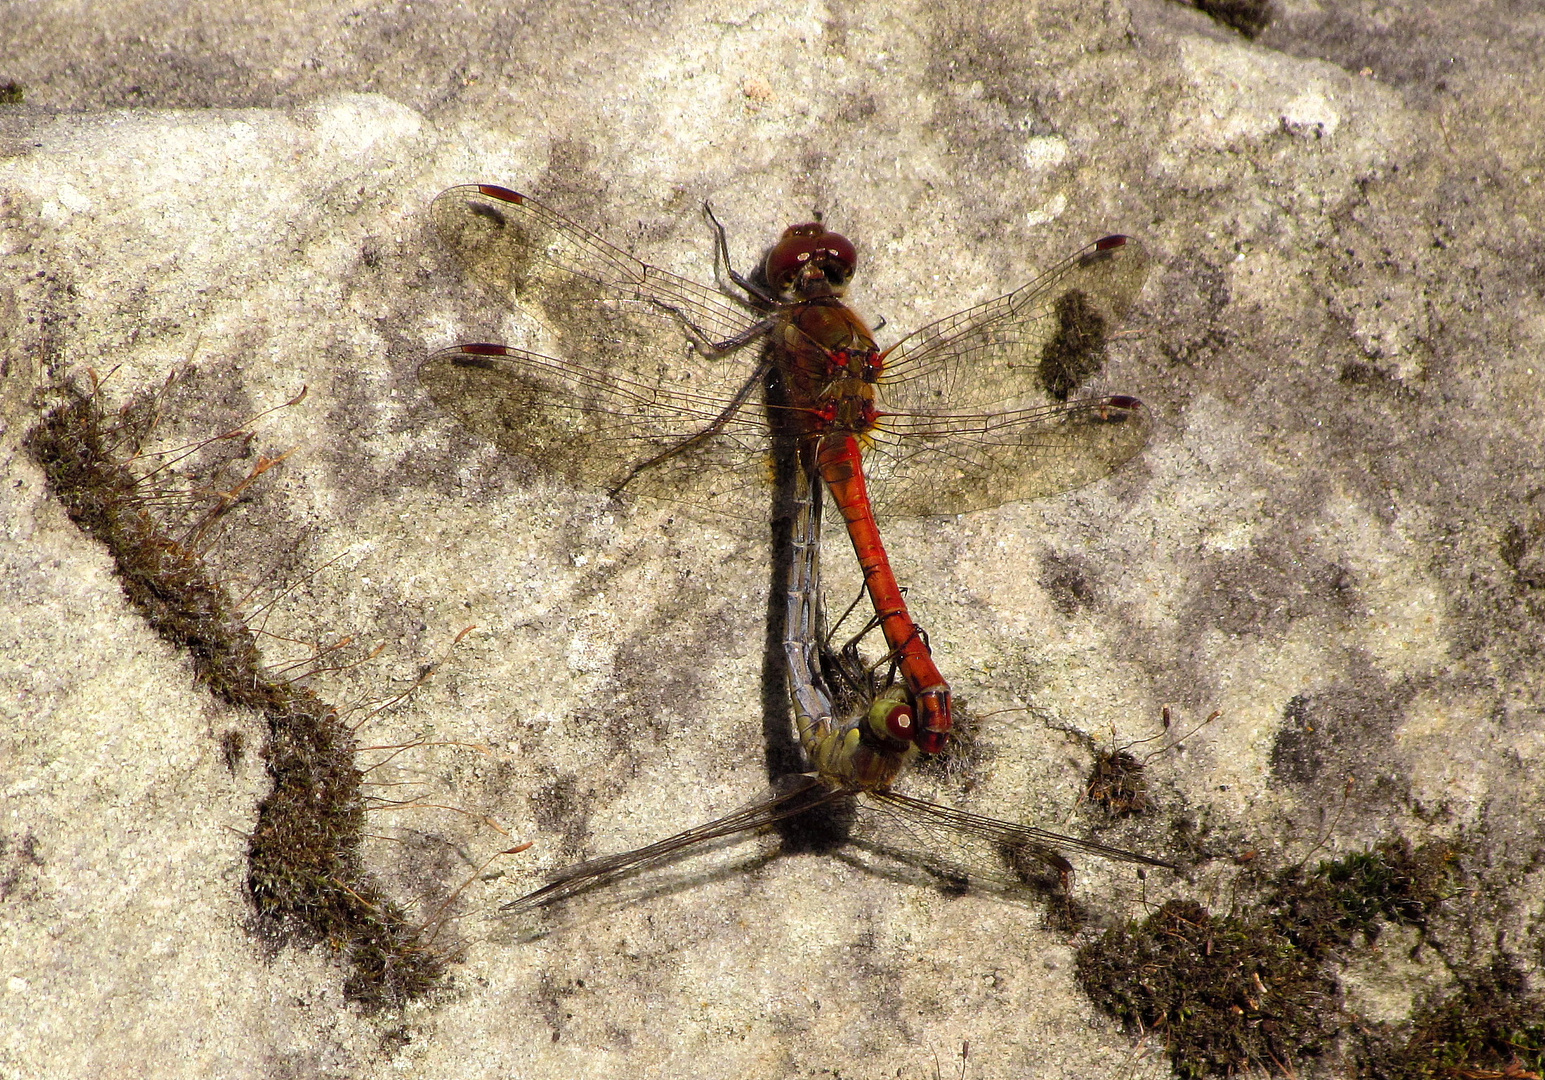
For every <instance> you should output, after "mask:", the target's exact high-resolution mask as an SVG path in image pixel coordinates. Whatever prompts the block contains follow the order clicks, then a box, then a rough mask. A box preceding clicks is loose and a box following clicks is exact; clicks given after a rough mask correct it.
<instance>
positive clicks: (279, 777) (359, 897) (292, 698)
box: [27, 386, 445, 1008]
mask: <svg viewBox="0 0 1545 1080" xmlns="http://www.w3.org/2000/svg"><path fill="white" fill-rule="evenodd" d="M50 396H51V397H52V399H53V400H52V401H51V402H50V404H51V407H50V408H49V409H48V410H47V412H46V413H45V415H44V417H43V419H42V421H41V422H40V423H39V424H38V426H37V427H36V428H35V429H34V430H33V432H32V433H31V434H30V436H29V437H28V441H27V445H28V449H29V450H30V452H31V454H32V456H33V458H34V459H35V460H36V461H37V462H38V464H39V465H40V466H41V467H42V469H43V471H44V473H45V474H46V476H47V479H48V484H49V487H50V490H51V491H52V492H53V494H54V496H55V497H56V498H58V499H59V501H60V503H61V504H62V505H63V506H64V508H65V510H66V512H68V514H69V515H70V518H71V520H73V521H74V522H75V523H76V525H77V526H79V527H80V529H81V530H82V531H83V532H85V533H86V534H88V535H89V536H91V537H93V538H95V539H96V540H98V541H100V542H101V543H102V544H103V545H105V546H106V548H107V549H108V551H109V553H110V554H111V555H112V557H113V560H114V563H115V566H116V570H117V574H118V578H119V580H120V581H121V582H122V585H123V589H124V593H125V595H126V596H127V597H128V599H129V602H130V603H131V604H133V606H134V607H135V609H136V610H138V611H139V612H140V613H141V614H142V615H143V616H144V617H145V619H146V621H147V622H149V624H150V625H151V626H152V627H153V628H154V629H155V631H156V633H158V634H159V635H160V636H161V637H162V638H164V639H165V640H167V641H169V642H171V643H172V644H174V645H176V646H178V647H179V648H182V649H185V650H187V652H188V656H189V658H190V660H191V661H192V664H193V669H194V672H195V675H196V678H197V679H198V681H199V682H201V683H203V684H204V685H205V686H207V687H208V689H209V691H210V693H212V694H214V695H215V696H216V697H217V698H219V699H220V700H221V701H224V702H226V703H228V704H231V705H237V706H242V707H246V708H250V709H254V710H256V711H258V712H259V713H261V714H262V716H263V718H264V721H265V722H266V724H267V729H268V740H267V743H266V745H265V746H264V747H263V749H262V755H263V759H264V761H265V762H266V764H267V769H268V774H269V776H270V778H271V779H272V782H273V790H272V791H271V792H270V793H269V795H268V797H267V798H265V799H264V800H263V801H262V803H261V804H260V805H259V808H258V821H257V826H256V828H255V829H254V830H253V833H252V837H251V840H250V842H249V845H248V851H247V857H248V875H247V885H248V889H249V893H250V897H251V900H252V904H253V906H254V908H255V911H256V928H257V929H258V931H259V932H260V933H261V934H262V935H263V936H264V937H266V938H267V939H268V940H270V941H272V942H275V943H280V942H294V943H302V944H311V943H324V944H326V945H328V946H329V947H331V948H333V949H335V950H337V951H338V952H340V953H341V954H342V955H343V956H344V958H345V959H346V961H347V963H348V965H349V975H348V978H347V980H346V983H345V989H346V992H347V993H348V995H349V997H350V998H351V999H353V1000H355V1001H357V1002H359V1003H361V1004H363V1005H365V1006H367V1007H371V1008H379V1007H382V1006H388V1005H395V1004H398V1003H400V1002H402V1001H404V1000H406V999H407V998H411V997H413V996H416V995H418V994H422V993H424V992H425V991H427V990H428V989H430V988H431V987H433V986H435V985H436V984H437V983H438V982H439V981H440V979H441V977H442V975H443V972H444V968H445V959H444V957H443V956H441V955H440V954H438V953H436V952H434V951H432V950H430V949H429V948H427V947H426V946H425V945H423V944H422V943H421V942H420V940H419V935H418V931H417V928H415V927H414V926H412V925H410V924H409V923H408V921H407V919H406V917H405V916H404V913H403V912H402V910H401V909H399V908H398V907H397V906H396V905H395V904H393V903H392V902H391V901H389V900H387V899H386V898H384V897H383V896H382V895H381V893H380V890H379V889H377V888H376V887H375V886H374V885H373V884H372V883H371V882H370V881H369V879H368V878H367V876H366V875H365V873H364V871H363V869H362V867H361V864H360V857H359V845H360V827H361V825H362V823H363V820H364V813H365V811H364V801H363V799H362V797H361V794H360V779H361V774H360V771H359V769H358V768H357V767H356V766H355V764H354V740H353V736H352V735H351V733H350V732H349V730H348V729H347V728H346V727H345V726H344V724H343V723H342V722H341V721H340V720H339V718H338V714H337V710H336V709H334V708H333V707H332V706H330V705H328V704H326V703H325V702H323V701H321V700H320V699H319V698H318V697H317V696H316V695H315V694H313V693H312V692H311V691H309V690H307V689H304V688H300V687H296V686H293V685H291V684H289V683H285V682H281V681H277V680H274V679H272V678H270V677H269V676H268V675H267V673H266V672H265V670H264V668H263V665H262V662H261V657H260V655H259V651H258V648H257V642H256V638H255V635H254V634H253V632H252V631H251V630H250V629H249V628H248V627H247V625H246V623H245V621H244V619H243V616H242V613H241V611H240V610H239V609H238V607H237V605H236V603H235V601H234V600H233V599H232V598H231V596H230V595H229V593H228V592H227V591H226V589H225V587H224V585H223V584H222V583H221V582H220V581H219V580H218V579H217V578H216V577H215V576H214V575H213V574H212V573H211V572H210V571H209V569H208V568H207V567H206V566H205V565H204V563H203V561H202V560H201V559H200V558H199V556H198V553H197V552H196V551H194V550H192V549H190V548H189V547H187V546H185V544H184V543H182V542H179V541H178V540H177V539H174V538H173V537H172V536H171V535H170V534H169V533H168V531H167V530H166V529H165V528H164V527H163V524H164V523H163V522H161V521H159V520H158V518H157V516H156V515H155V514H153V513H152V512H151V510H150V509H149V506H150V503H151V500H149V499H147V489H146V481H145V480H144V478H143V477H142V476H141V475H140V474H139V473H138V472H137V471H136V470H135V468H134V467H133V466H132V464H131V462H132V461H133V460H134V457H135V454H136V452H137V450H138V448H139V443H140V442H141V441H142V440H143V439H144V437H145V436H146V434H147V433H148V431H149V430H150V428H151V427H153V423H154V420H153V417H154V412H155V410H154V407H153V399H151V398H139V399H136V400H135V401H134V402H131V403H130V405H128V406H126V407H125V408H124V409H123V410H121V411H120V412H119V413H118V414H117V416H116V417H114V418H112V419H111V420H110V419H109V418H108V417H106V416H104V414H103V413H102V411H101V408H100V406H99V404H98V398H97V395H96V394H95V393H88V392H85V391H83V390H81V389H80V388H79V387H77V386H65V387H59V388H55V389H54V390H53V391H51V393H50ZM222 749H223V751H224V752H225V755H226V759H227V762H228V763H234V760H235V759H236V757H237V753H236V752H235V746H234V745H233V744H231V743H230V742H229V740H227V743H226V744H225V745H224V746H223V747H222Z"/></svg>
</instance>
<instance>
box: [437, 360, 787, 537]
mask: <svg viewBox="0 0 1545 1080" xmlns="http://www.w3.org/2000/svg"><path fill="white" fill-rule="evenodd" d="M755 376H756V372H755V371H754V370H753V371H752V372H751V375H750V376H748V377H747V378H746V381H745V382H744V383H743V385H742V387H741V391H740V393H741V398H742V399H744V398H745V397H748V396H751V395H752V394H754V393H755V392H756V391H757V390H758V386H757V379H756V377H755ZM419 381H420V382H421V383H422V384H423V386H424V388H425V390H427V391H428V393H429V395H430V397H432V398H433V399H434V400H435V402H436V403H437V404H438V405H440V406H441V407H442V408H444V409H446V410H447V411H449V412H451V413H452V414H453V415H455V416H456V417H457V418H458V419H459V420H461V422H462V423H464V424H465V425H467V427H469V428H470V429H472V430H473V431H474V432H476V433H477V434H479V435H481V436H482V437H483V438H486V439H488V440H489V441H491V442H493V443H494V444H495V445H497V446H498V447H499V448H500V449H501V450H503V451H504V452H505V453H508V454H511V455H513V456H515V457H516V458H518V459H522V460H523V461H527V462H530V463H531V464H532V465H533V466H536V467H539V468H541V469H543V470H545V471H547V472H548V473H551V474H553V475H555V476H558V477H561V478H563V479H564V480H566V481H568V482H569V483H571V484H574V485H576V486H581V487H589V488H595V489H600V490H603V491H607V492H610V493H613V494H618V493H627V494H634V495H640V496H644V497H648V498H656V499H663V500H666V501H670V502H673V503H682V504H686V505H696V506H708V507H711V508H713V509H714V510H716V511H718V512H721V513H726V514H729V515H731V516H739V517H750V518H752V519H755V520H762V519H765V518H766V515H767V506H766V496H765V494H764V489H765V486H766V485H765V481H766V479H767V471H768V466H767V431H766V424H765V422H764V421H763V420H762V419H761V417H760V412H761V410H760V408H759V407H758V406H756V405H754V404H748V405H744V406H742V407H739V408H737V407H735V401H736V395H734V394H732V395H730V397H729V398H728V399H726V398H725V397H723V396H715V395H703V394H700V393H698V392H697V390H696V389H695V388H694V387H691V386H682V385H679V384H678V385H672V384H669V383H660V382H653V381H647V380H640V379H632V378H626V377H624V376H622V375H621V374H620V373H618V372H616V371H612V372H605V373H602V372H597V371H594V370H592V369H590V368H586V367H580V366H577V365H574V364H569V363H565V362H564V361H562V360H556V359H553V358H552V357H548V356H542V355H540V354H538V353H532V352H526V351H525V350H522V349H512V348H509V347H507V346H504V345H488V344H473V345H458V346H456V347H455V348H450V349H442V350H441V351H440V352H437V353H435V354H433V355H432V356H430V357H429V359H428V360H426V361H425V362H424V365H423V367H422V368H421V369H420V370H419Z"/></svg>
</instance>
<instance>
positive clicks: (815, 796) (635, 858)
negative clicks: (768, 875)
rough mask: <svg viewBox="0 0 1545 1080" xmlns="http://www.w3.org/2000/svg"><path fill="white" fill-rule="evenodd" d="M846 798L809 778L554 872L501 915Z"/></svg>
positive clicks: (565, 896)
mask: <svg viewBox="0 0 1545 1080" xmlns="http://www.w3.org/2000/svg"><path fill="white" fill-rule="evenodd" d="M848 794H850V793H848V792H845V791H841V790H833V789H831V788H827V787H825V786H824V785H823V784H821V783H820V781H818V780H815V779H814V778H810V779H809V780H808V782H806V783H804V784H801V785H800V786H798V787H796V788H794V789H793V790H792V791H789V792H787V793H785V794H783V795H778V796H775V797H772V798H769V799H765V800H762V801H759V802H756V803H753V804H751V805H750V806H745V807H742V808H741V809H739V810H736V811H735V812H734V813H733V814H727V815H726V816H724V817H722V818H718V819H717V820H714V821H710V822H708V823H706V824H704V825H698V826H696V827H695V828H691V829H687V830H685V831H684V832H679V833H677V834H676V835H675V836H670V837H667V838H666V839H664V840H661V841H660V842H659V843H656V844H650V845H649V846H648V847H641V848H634V849H633V850H632V851H624V852H622V853H620V854H617V855H608V856H606V857H604V858H600V859H591V860H590V861H589V862H582V863H577V864H576V865H574V866H570V867H567V868H566V869H563V870H559V871H558V872H557V873H556V874H554V875H552V879H551V880H550V881H549V882H548V883H547V884H546V885H544V886H542V887H541V888H540V889H537V890H536V891H534V892H530V893H527V894H526V895H525V896H522V897H521V898H520V899H518V900H512V901H510V902H509V903H508V904H505V905H504V906H503V907H502V908H501V909H500V910H501V911H504V912H506V913H508V914H512V915H513V914H519V913H522V912H528V911H532V910H535V909H536V908H539V907H545V906H547V905H548V904H553V903H557V902H558V901H560V900H566V899H568V898H569V897H571V896H575V895H577V894H579V893H581V892H585V891H586V890H589V889H592V888H595V887H596V886H599V885H605V884H607V883H610V882H613V881H616V880H617V879H619V878H621V877H624V876H627V875H629V874H634V873H637V872H639V871H642V870H646V869H648V868H649V867H652V866H658V865H660V864H661V863H665V862H669V861H671V860H673V859H675V858H677V857H678V856H680V855H682V854H683V853H686V852H688V850H689V849H691V848H697V847H700V846H701V845H704V844H707V843H709V842H710V841H713V840H718V839H722V838H724V837H729V836H734V835H736V834H738V833H745V832H750V831H752V830H755V829H761V828H763V827H765V826H768V825H773V824H775V823H777V822H779V821H783V820H785V819H787V818H791V817H794V816H796V815H798V814H803V813H805V812H806V811H808V810H812V809H814V808H815V807H817V806H821V805H824V804H826V803H830V802H834V801H836V800H839V799H842V798H845V797H846V796H847V795H848Z"/></svg>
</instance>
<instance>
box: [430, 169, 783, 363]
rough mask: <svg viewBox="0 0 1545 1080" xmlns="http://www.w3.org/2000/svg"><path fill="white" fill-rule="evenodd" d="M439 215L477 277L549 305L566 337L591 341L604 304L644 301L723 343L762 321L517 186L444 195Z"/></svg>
mask: <svg viewBox="0 0 1545 1080" xmlns="http://www.w3.org/2000/svg"><path fill="white" fill-rule="evenodd" d="M430 215H431V217H432V218H433V220H434V224H435V228H436V229H437V230H438V232H439V234H440V237H441V239H442V240H444V242H445V244H446V246H448V247H449V248H450V249H451V250H452V251H453V252H455V253H456V255H457V257H458V258H460V259H461V261H462V262H463V263H464V264H465V265H466V266H467V268H468V269H469V270H471V271H472V273H474V274H475V275H477V276H478V277H479V278H481V279H483V280H484V281H486V282H487V283H489V284H490V285H492V286H493V287H494V288H496V289H498V290H499V291H500V292H501V293H502V294H503V295H505V296H506V297H508V298H509V299H511V300H513V301H515V302H516V303H518V304H521V305H529V306H534V307H538V308H540V309H541V310H542V313H543V315H544V316H545V318H546V320H547V321H548V322H549V324H550V325H552V326H553V327H554V328H555V329H556V330H558V332H559V333H560V334H562V335H563V336H565V337H569V336H571V335H572V334H573V333H574V331H575V330H576V328H578V330H579V336H581V337H584V336H585V334H586V331H587V330H588V324H589V322H590V320H591V319H592V317H593V314H594V310H593V309H594V306H595V304H596V302H597V301H598V300H610V301H613V302H615V301H617V300H625V301H634V302H637V303H638V304H640V305H641V306H643V307H645V308H647V309H649V310H651V311H652V312H654V313H655V314H656V315H658V316H662V317H665V318H670V319H675V320H678V321H680V322H682V323H685V324H687V325H688V326H690V327H692V328H693V330H695V331H696V332H697V333H698V334H699V335H701V337H702V338H703V339H706V340H707V341H709V342H715V343H719V342H743V341H746V340H749V339H750V338H752V337H755V336H756V335H757V332H758V328H759V327H760V326H761V324H762V320H761V316H760V315H759V314H754V313H751V312H749V311H747V310H746V309H745V308H743V307H741V306H740V305H739V304H737V303H736V302H735V301H734V300H733V299H732V298H731V297H729V296H727V295H726V294H725V293H723V292H721V291H719V290H718V289H715V288H710V287H709V286H706V285H699V284H698V283H697V282H695V281H689V280H688V279H686V278H683V277H678V276H676V275H675V274H671V273H668V272H666V271H664V270H661V269H660V268H658V267H655V266H650V265H649V264H648V263H645V262H642V261H640V260H639V259H636V258H634V257H633V256H632V255H629V254H628V253H627V252H625V251H623V250H622V249H621V248H618V247H615V246H613V245H612V244H609V243H607V242H606V241H605V240H602V239H601V238H600V237H599V236H596V235H595V234H594V233H592V232H590V231H589V230H588V229H585V228H582V227H581V226H579V225H576V224H575V223H574V222H572V221H569V220H568V219H567V218H565V217H563V216H562V215H560V214H557V213H555V212H553V211H552V210H549V209H548V208H547V207H545V206H543V205H542V204H541V203H539V202H537V201H536V200H534V199H530V198H527V197H526V196H524V195H521V194H520V193H519V192H515V191H511V190H509V189H508V188H502V187H496V186H495V185H493V184H463V185H461V186H459V187H453V188H450V189H448V190H446V191H443V192H441V193H440V194H439V195H438V196H436V197H435V200H434V204H433V205H432V206H431V207H430ZM567 351H568V350H565V352H567ZM571 355H575V356H578V355H579V354H571ZM699 361H700V358H699Z"/></svg>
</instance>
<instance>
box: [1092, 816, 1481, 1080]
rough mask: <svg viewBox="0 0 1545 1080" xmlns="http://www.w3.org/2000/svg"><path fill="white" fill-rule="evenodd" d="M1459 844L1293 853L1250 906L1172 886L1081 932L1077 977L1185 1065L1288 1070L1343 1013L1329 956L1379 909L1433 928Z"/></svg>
mask: <svg viewBox="0 0 1545 1080" xmlns="http://www.w3.org/2000/svg"><path fill="white" fill-rule="evenodd" d="M1457 857H1458V851H1457V849H1456V848H1455V847H1454V846H1453V845H1450V844H1431V845H1427V846H1425V847H1422V848H1420V849H1416V850H1414V851H1413V850H1412V848H1411V846H1410V845H1409V844H1408V843H1407V842H1405V841H1403V840H1400V841H1392V842H1387V843H1383V844H1380V845H1378V846H1377V847H1375V848H1372V849H1371V850H1369V851H1364V852H1357V853H1354V854H1352V855H1349V856H1347V857H1346V858H1344V859H1339V860H1335V861H1328V862H1322V863H1320V864H1319V865H1318V866H1317V867H1316V868H1315V869H1314V870H1313V871H1310V872H1305V871H1304V869H1303V868H1302V867H1294V868H1292V869H1290V870H1287V871H1284V872H1283V873H1281V874H1278V875H1277V876H1276V878H1274V879H1273V880H1272V881H1271V883H1270V884H1269V886H1268V887H1267V889H1266V890H1265V892H1264V895H1263V896H1262V898H1261V900H1260V902H1259V903H1258V905H1257V906H1256V908H1255V910H1254V913H1253V914H1250V915H1237V914H1229V915H1222V916H1219V915H1214V914H1213V913H1211V912H1209V911H1208V910H1207V909H1206V908H1205V907H1203V906H1202V905H1201V904H1198V903H1196V902H1195V901H1190V900H1171V901H1169V902H1168V903H1166V904H1165V905H1164V906H1163V907H1161V908H1160V909H1159V910H1158V911H1157V912H1155V913H1154V914H1153V915H1151V916H1149V917H1148V918H1147V919H1146V920H1144V921H1143V922H1142V923H1140V924H1135V925H1131V926H1126V927H1117V928H1114V929H1111V930H1108V931H1106V932H1105V934H1104V935H1103V936H1102V937H1101V938H1100V939H1099V940H1097V941H1094V942H1091V943H1090V944H1088V945H1085V946H1084V947H1083V948H1082V949H1081V950H1080V951H1079V954H1078V965H1077V970H1078V976H1079V981H1080V982H1081V983H1082V984H1083V986H1084V989H1085V991H1086V992H1087V993H1088V994H1089V996H1090V997H1091V998H1092V999H1093V1000H1094V1001H1095V1003H1096V1004H1098V1005H1099V1006H1100V1007H1101V1008H1102V1009H1104V1010H1105V1011H1106V1012H1107V1013H1109V1014H1110V1015H1111V1016H1113V1017H1115V1018H1117V1019H1118V1020H1120V1021H1122V1023H1123V1024H1125V1025H1126V1026H1127V1027H1128V1028H1129V1029H1131V1030H1134V1031H1143V1032H1152V1033H1155V1034H1157V1035H1158V1036H1159V1037H1160V1038H1162V1039H1163V1040H1164V1043H1165V1046H1166V1048H1167V1050H1168V1052H1169V1054H1170V1057H1171V1060H1172V1061H1173V1063H1174V1066H1175V1070H1176V1072H1177V1073H1178V1074H1179V1075H1181V1076H1183V1077H1203V1076H1230V1075H1234V1074H1236V1073H1239V1072H1241V1071H1244V1070H1246V1069H1251V1068H1258V1069H1263V1070H1266V1071H1268V1072H1273V1071H1274V1072H1281V1073H1283V1074H1286V1075H1293V1074H1294V1072H1295V1070H1296V1068H1297V1065H1296V1064H1295V1063H1297V1062H1299V1061H1301V1060H1302V1059H1303V1058H1305V1057H1313V1056H1316V1055H1319V1054H1321V1053H1323V1052H1324V1051H1326V1050H1327V1049H1328V1048H1330V1046H1331V1044H1332V1042H1333V1041H1334V1040H1335V1039H1336V1038H1337V1037H1338V1035H1339V1034H1340V1033H1341V1032H1342V1030H1343V1028H1344V1027H1345V1026H1346V1017H1344V1015H1343V1013H1342V1010H1341V1008H1340V983H1339V981H1338V979H1337V978H1336V975H1335V972H1334V970H1333V968H1332V966H1331V964H1332V962H1333V961H1334V960H1335V959H1336V958H1337V957H1338V956H1340V955H1341V954H1343V953H1344V952H1345V951H1347V950H1349V949H1352V948H1355V947H1357V946H1360V945H1361V944H1363V943H1364V942H1366V941H1371V940H1373V939H1374V938H1375V937H1377V936H1378V933H1379V929H1380V927H1381V925H1382V924H1384V923H1395V924H1400V925H1406V926H1415V927H1418V928H1421V929H1425V928H1426V925H1427V918H1428V915H1429V913H1430V912H1431V911H1432V910H1433V909H1434V908H1435V907H1436V906H1437V905H1438V904H1439V903H1440V902H1441V901H1442V900H1443V899H1444V898H1445V897H1446V896H1447V895H1448V892H1449V890H1450V889H1451V887H1452V878H1453V875H1454V873H1455V872H1456V871H1457ZM1385 1041H1386V1042H1387V1041H1388V1040H1385ZM1381 1045H1382V1044H1381ZM1369 1075H1373V1074H1369ZM1388 1075H1390V1076H1392V1077H1393V1076H1396V1075H1399V1076H1400V1077H1401V1078H1402V1080H1404V1076H1405V1074H1395V1073H1390V1074H1388ZM1411 1075H1412V1076H1419V1075H1424V1074H1411ZM1434 1075H1437V1074H1434ZM1453 1075H1456V1076H1457V1075H1460V1074H1457V1073H1456V1074H1453ZM1499 1075H1500V1074H1499Z"/></svg>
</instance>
